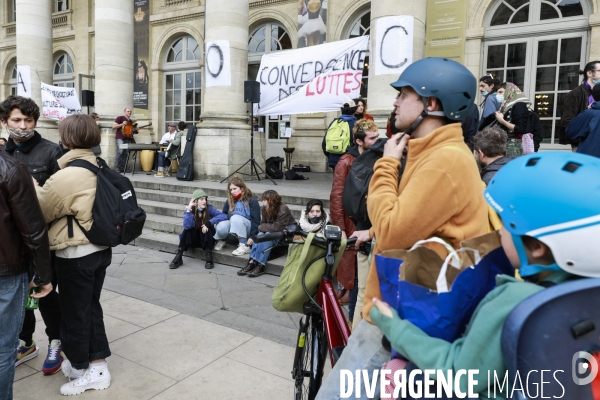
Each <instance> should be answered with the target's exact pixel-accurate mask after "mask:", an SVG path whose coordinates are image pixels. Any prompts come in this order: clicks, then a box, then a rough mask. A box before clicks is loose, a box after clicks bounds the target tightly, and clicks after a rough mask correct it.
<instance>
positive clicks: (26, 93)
mask: <svg viewBox="0 0 600 400" xmlns="http://www.w3.org/2000/svg"><path fill="white" fill-rule="evenodd" d="M17 96H23V97H31V68H29V65H17Z"/></svg>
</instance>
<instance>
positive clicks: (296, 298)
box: [271, 232, 346, 313]
mask: <svg viewBox="0 0 600 400" xmlns="http://www.w3.org/2000/svg"><path fill="white" fill-rule="evenodd" d="M314 237H315V234H314V232H313V233H310V234H309V235H308V237H307V238H306V240H305V241H304V242H300V243H292V244H290V246H289V248H288V256H287V259H286V260H285V266H284V267H283V271H282V272H281V276H280V277H279V282H277V286H276V287H275V289H274V290H273V296H272V297H271V300H272V303H273V307H274V308H275V309H276V310H277V311H283V312H298V313H302V307H303V305H304V303H306V302H307V301H309V300H308V297H307V296H306V293H304V289H303V288H302V274H303V273H304V270H305V269H306V267H307V265H308V264H309V263H310V262H311V260H313V259H315V258H316V257H319V256H323V258H321V259H319V260H317V261H315V262H314V263H313V264H312V265H311V266H310V269H309V270H308V271H307V272H306V278H305V280H304V282H305V283H306V289H307V290H308V292H309V293H310V294H311V296H314V295H315V294H316V293H317V289H318V287H319V282H321V276H322V275H323V273H324V272H325V257H324V256H325V254H326V253H327V250H325V249H323V248H321V247H317V246H311V245H310V244H311V242H312V240H313V238H314ZM345 249H346V239H342V244H341V246H340V249H339V251H338V252H337V253H335V264H334V267H333V271H332V272H331V273H332V274H333V273H334V272H335V270H336V269H337V266H338V264H339V263H340V260H341V259H342V255H343V254H344V250H345Z"/></svg>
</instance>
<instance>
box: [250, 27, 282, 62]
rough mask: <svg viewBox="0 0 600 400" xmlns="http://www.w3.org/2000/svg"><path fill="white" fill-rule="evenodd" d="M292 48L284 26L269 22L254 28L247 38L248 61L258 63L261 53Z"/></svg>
mask: <svg viewBox="0 0 600 400" xmlns="http://www.w3.org/2000/svg"><path fill="white" fill-rule="evenodd" d="M291 48H292V40H291V38H290V35H289V34H288V33H287V31H286V30H285V28H284V27H283V26H281V25H279V24H276V23H274V22H269V23H266V24H264V25H261V26H259V27H258V28H256V29H254V31H253V32H252V33H251V34H250V39H248V53H249V54H248V59H249V61H250V63H260V57H261V56H262V55H263V54H266V53H271V52H273V51H279V50H288V49H291Z"/></svg>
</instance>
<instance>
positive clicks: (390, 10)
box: [367, 0, 427, 135]
mask: <svg viewBox="0 0 600 400" xmlns="http://www.w3.org/2000/svg"><path fill="white" fill-rule="evenodd" d="M426 14H427V2H426V1H422V0H404V1H401V2H399V1H397V0H377V1H372V2H371V38H372V40H371V57H374V55H375V52H374V50H375V47H374V46H375V45H376V44H375V43H374V40H373V39H374V38H375V37H377V36H376V34H377V32H376V30H377V20H378V19H379V18H383V17H388V16H393V15H413V16H414V17H415V24H414V41H413V61H417V60H419V59H421V58H423V54H424V53H425V16H426ZM370 64H371V65H375V63H374V62H373V61H371V62H370ZM397 79H398V75H397V74H387V75H375V71H374V68H371V69H370V70H369V93H368V96H367V97H368V113H369V114H372V115H373V117H374V118H375V122H376V123H377V126H378V127H379V128H380V129H379V132H380V134H381V135H384V134H385V127H386V123H387V118H388V116H389V115H390V113H391V112H392V109H393V106H392V104H393V103H394V98H395V96H396V91H395V90H394V89H393V88H392V87H391V86H390V83H392V82H394V81H395V80H397Z"/></svg>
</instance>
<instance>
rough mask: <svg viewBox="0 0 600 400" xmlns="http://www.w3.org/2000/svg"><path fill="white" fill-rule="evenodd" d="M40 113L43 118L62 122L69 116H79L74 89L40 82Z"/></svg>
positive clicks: (79, 106) (79, 109)
mask: <svg viewBox="0 0 600 400" xmlns="http://www.w3.org/2000/svg"><path fill="white" fill-rule="evenodd" d="M42 111H43V114H44V117H46V118H50V119H54V120H57V121H62V120H63V119H65V118H67V117H68V116H69V115H73V114H81V105H80V103H79V98H78V97H77V91H76V90H75V88H69V87H59V86H51V85H47V84H45V83H44V82H42Z"/></svg>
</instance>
